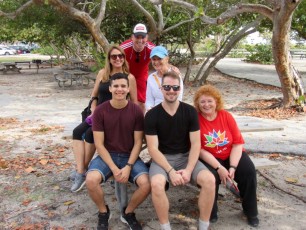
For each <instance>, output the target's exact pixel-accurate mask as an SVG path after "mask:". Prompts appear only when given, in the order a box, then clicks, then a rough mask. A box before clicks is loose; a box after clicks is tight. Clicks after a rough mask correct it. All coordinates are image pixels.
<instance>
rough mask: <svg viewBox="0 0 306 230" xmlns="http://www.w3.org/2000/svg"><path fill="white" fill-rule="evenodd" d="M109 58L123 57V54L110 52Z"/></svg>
mask: <svg viewBox="0 0 306 230" xmlns="http://www.w3.org/2000/svg"><path fill="white" fill-rule="evenodd" d="M110 58H111V59H113V60H117V58H119V59H123V58H124V54H111V55H110Z"/></svg>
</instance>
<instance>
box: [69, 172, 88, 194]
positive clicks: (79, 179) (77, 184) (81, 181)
mask: <svg viewBox="0 0 306 230" xmlns="http://www.w3.org/2000/svg"><path fill="white" fill-rule="evenodd" d="M85 179H86V177H85V175H84V174H80V173H76V174H75V179H74V182H73V184H72V186H71V189H70V191H71V192H78V191H80V190H81V189H82V188H83V186H84V185H85Z"/></svg>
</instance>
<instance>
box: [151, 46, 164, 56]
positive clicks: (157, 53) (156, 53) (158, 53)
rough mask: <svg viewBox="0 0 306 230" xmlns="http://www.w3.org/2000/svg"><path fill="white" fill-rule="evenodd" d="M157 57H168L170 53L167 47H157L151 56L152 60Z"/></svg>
mask: <svg viewBox="0 0 306 230" xmlns="http://www.w3.org/2000/svg"><path fill="white" fill-rule="evenodd" d="M154 56H157V57H159V58H164V57H167V56H168V51H167V49H166V48H165V47H163V46H155V47H154V48H153V49H152V51H151V54H150V58H152V57H154Z"/></svg>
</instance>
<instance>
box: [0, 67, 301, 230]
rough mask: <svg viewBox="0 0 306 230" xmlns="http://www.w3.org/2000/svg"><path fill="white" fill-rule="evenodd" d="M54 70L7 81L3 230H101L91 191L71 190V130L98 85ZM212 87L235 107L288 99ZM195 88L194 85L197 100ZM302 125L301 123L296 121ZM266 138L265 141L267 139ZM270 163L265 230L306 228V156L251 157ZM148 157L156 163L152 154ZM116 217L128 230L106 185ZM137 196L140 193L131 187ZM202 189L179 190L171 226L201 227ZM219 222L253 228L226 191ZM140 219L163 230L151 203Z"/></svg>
mask: <svg viewBox="0 0 306 230" xmlns="http://www.w3.org/2000/svg"><path fill="white" fill-rule="evenodd" d="M52 71H53V69H42V70H40V71H39V73H38V74H36V70H26V69H25V70H22V74H7V75H0V92H1V93H0V94H1V98H0V106H1V112H0V114H1V115H0V130H1V133H0V147H1V149H0V172H1V174H0V185H1V186H0V194H1V196H0V229H94V228H95V226H96V223H97V209H96V207H95V205H94V204H93V202H92V201H91V200H90V198H89V196H88V194H87V191H86V188H84V189H83V190H81V191H80V192H79V193H77V194H73V193H71V192H70V190H69V188H70V186H71V182H70V181H69V180H68V176H69V174H70V172H71V170H72V169H73V168H74V158H73V155H72V150H71V143H72V142H71V140H70V139H63V138H62V137H63V135H64V134H65V132H66V131H65V129H67V127H70V129H71V127H73V125H74V124H76V123H78V122H80V119H81V116H80V112H81V110H82V109H83V108H84V107H85V106H86V104H87V102H88V98H89V95H90V92H91V89H92V87H93V83H92V82H91V83H90V85H89V86H85V87H81V86H76V85H73V86H72V87H70V88H67V89H62V88H59V87H58V85H57V83H56V82H55V81H54V78H53V75H52ZM209 82H210V83H212V84H214V85H216V86H217V87H218V88H219V89H221V90H222V92H223V93H224V96H225V99H226V105H227V108H228V109H232V108H235V107H236V106H238V105H239V104H240V103H242V102H245V101H246V100H255V99H256V100H259V99H270V98H275V97H281V92H280V90H279V89H275V88H269V89H267V88H266V87H262V86H260V85H258V84H252V83H250V82H248V81H238V80H234V79H232V78H227V77H224V76H223V75H221V74H219V73H214V74H213V75H212V76H210V77H209ZM195 90H196V89H195V88H192V87H186V89H185V98H184V99H185V101H187V102H192V95H193V92H194V91H195ZM291 119H295V118H291ZM263 135H265V134H264V133H263ZM251 155H252V156H253V157H255V158H269V159H270V160H273V161H274V162H276V163H278V165H277V166H273V167H267V168H261V169H258V174H257V175H258V209H259V219H260V225H259V227H258V229H306V227H305V226H306V219H305V216H306V205H305V203H306V188H305V186H306V160H305V158H304V157H301V156H294V155H286V154H285V155H280V154H274V153H270V154H265V155H263V154H258V153H251ZM142 157H143V158H144V159H145V160H146V159H147V158H148V155H147V152H145V151H144V152H142ZM103 186H104V188H105V193H106V202H107V203H108V205H109V206H110V209H111V211H112V213H113V217H112V219H111V222H110V228H111V229H128V228H127V227H126V226H125V225H124V224H122V223H121V222H120V221H119V211H118V207H117V202H116V198H115V196H114V189H113V185H112V184H111V183H110V182H107V183H106V184H105V185H103ZM129 187H130V192H132V191H133V189H134V187H133V186H132V185H129ZM197 194H198V191H197V189H195V188H194V187H189V186H185V187H184V188H181V187H179V188H175V187H171V188H170V191H169V192H168V196H169V199H170V203H171V208H170V220H171V224H172V227H173V229H179V230H180V229H197V219H198V209H197ZM218 203H219V220H218V222H217V223H215V224H211V229H221V230H223V229H252V228H251V227H249V226H248V225H247V224H246V220H245V218H244V217H243V215H242V212H241V210H242V209H241V203H240V200H239V199H237V198H236V197H235V196H234V195H233V194H232V193H230V192H229V191H228V190H226V189H224V188H223V189H221V191H220V194H219V200H218ZM136 215H137V218H138V220H139V221H141V223H142V224H143V228H144V229H159V225H158V221H157V217H156V214H155V212H154V208H153V206H152V203H151V198H150V197H149V198H148V199H147V200H146V201H145V202H144V203H143V204H142V205H141V206H140V207H139V208H138V209H137V210H136Z"/></svg>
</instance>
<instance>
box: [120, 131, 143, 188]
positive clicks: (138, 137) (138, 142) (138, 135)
mask: <svg viewBox="0 0 306 230" xmlns="http://www.w3.org/2000/svg"><path fill="white" fill-rule="evenodd" d="M142 139H143V131H134V146H133V149H132V151H131V155H130V158H129V160H128V163H130V164H134V163H135V162H136V160H137V158H138V157H139V154H140V151H141V146H142ZM131 169H132V168H131V167H130V166H128V165H126V166H125V167H124V168H122V169H121V172H122V178H121V180H120V181H119V182H121V183H127V182H128V179H129V176H130V173H131Z"/></svg>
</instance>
